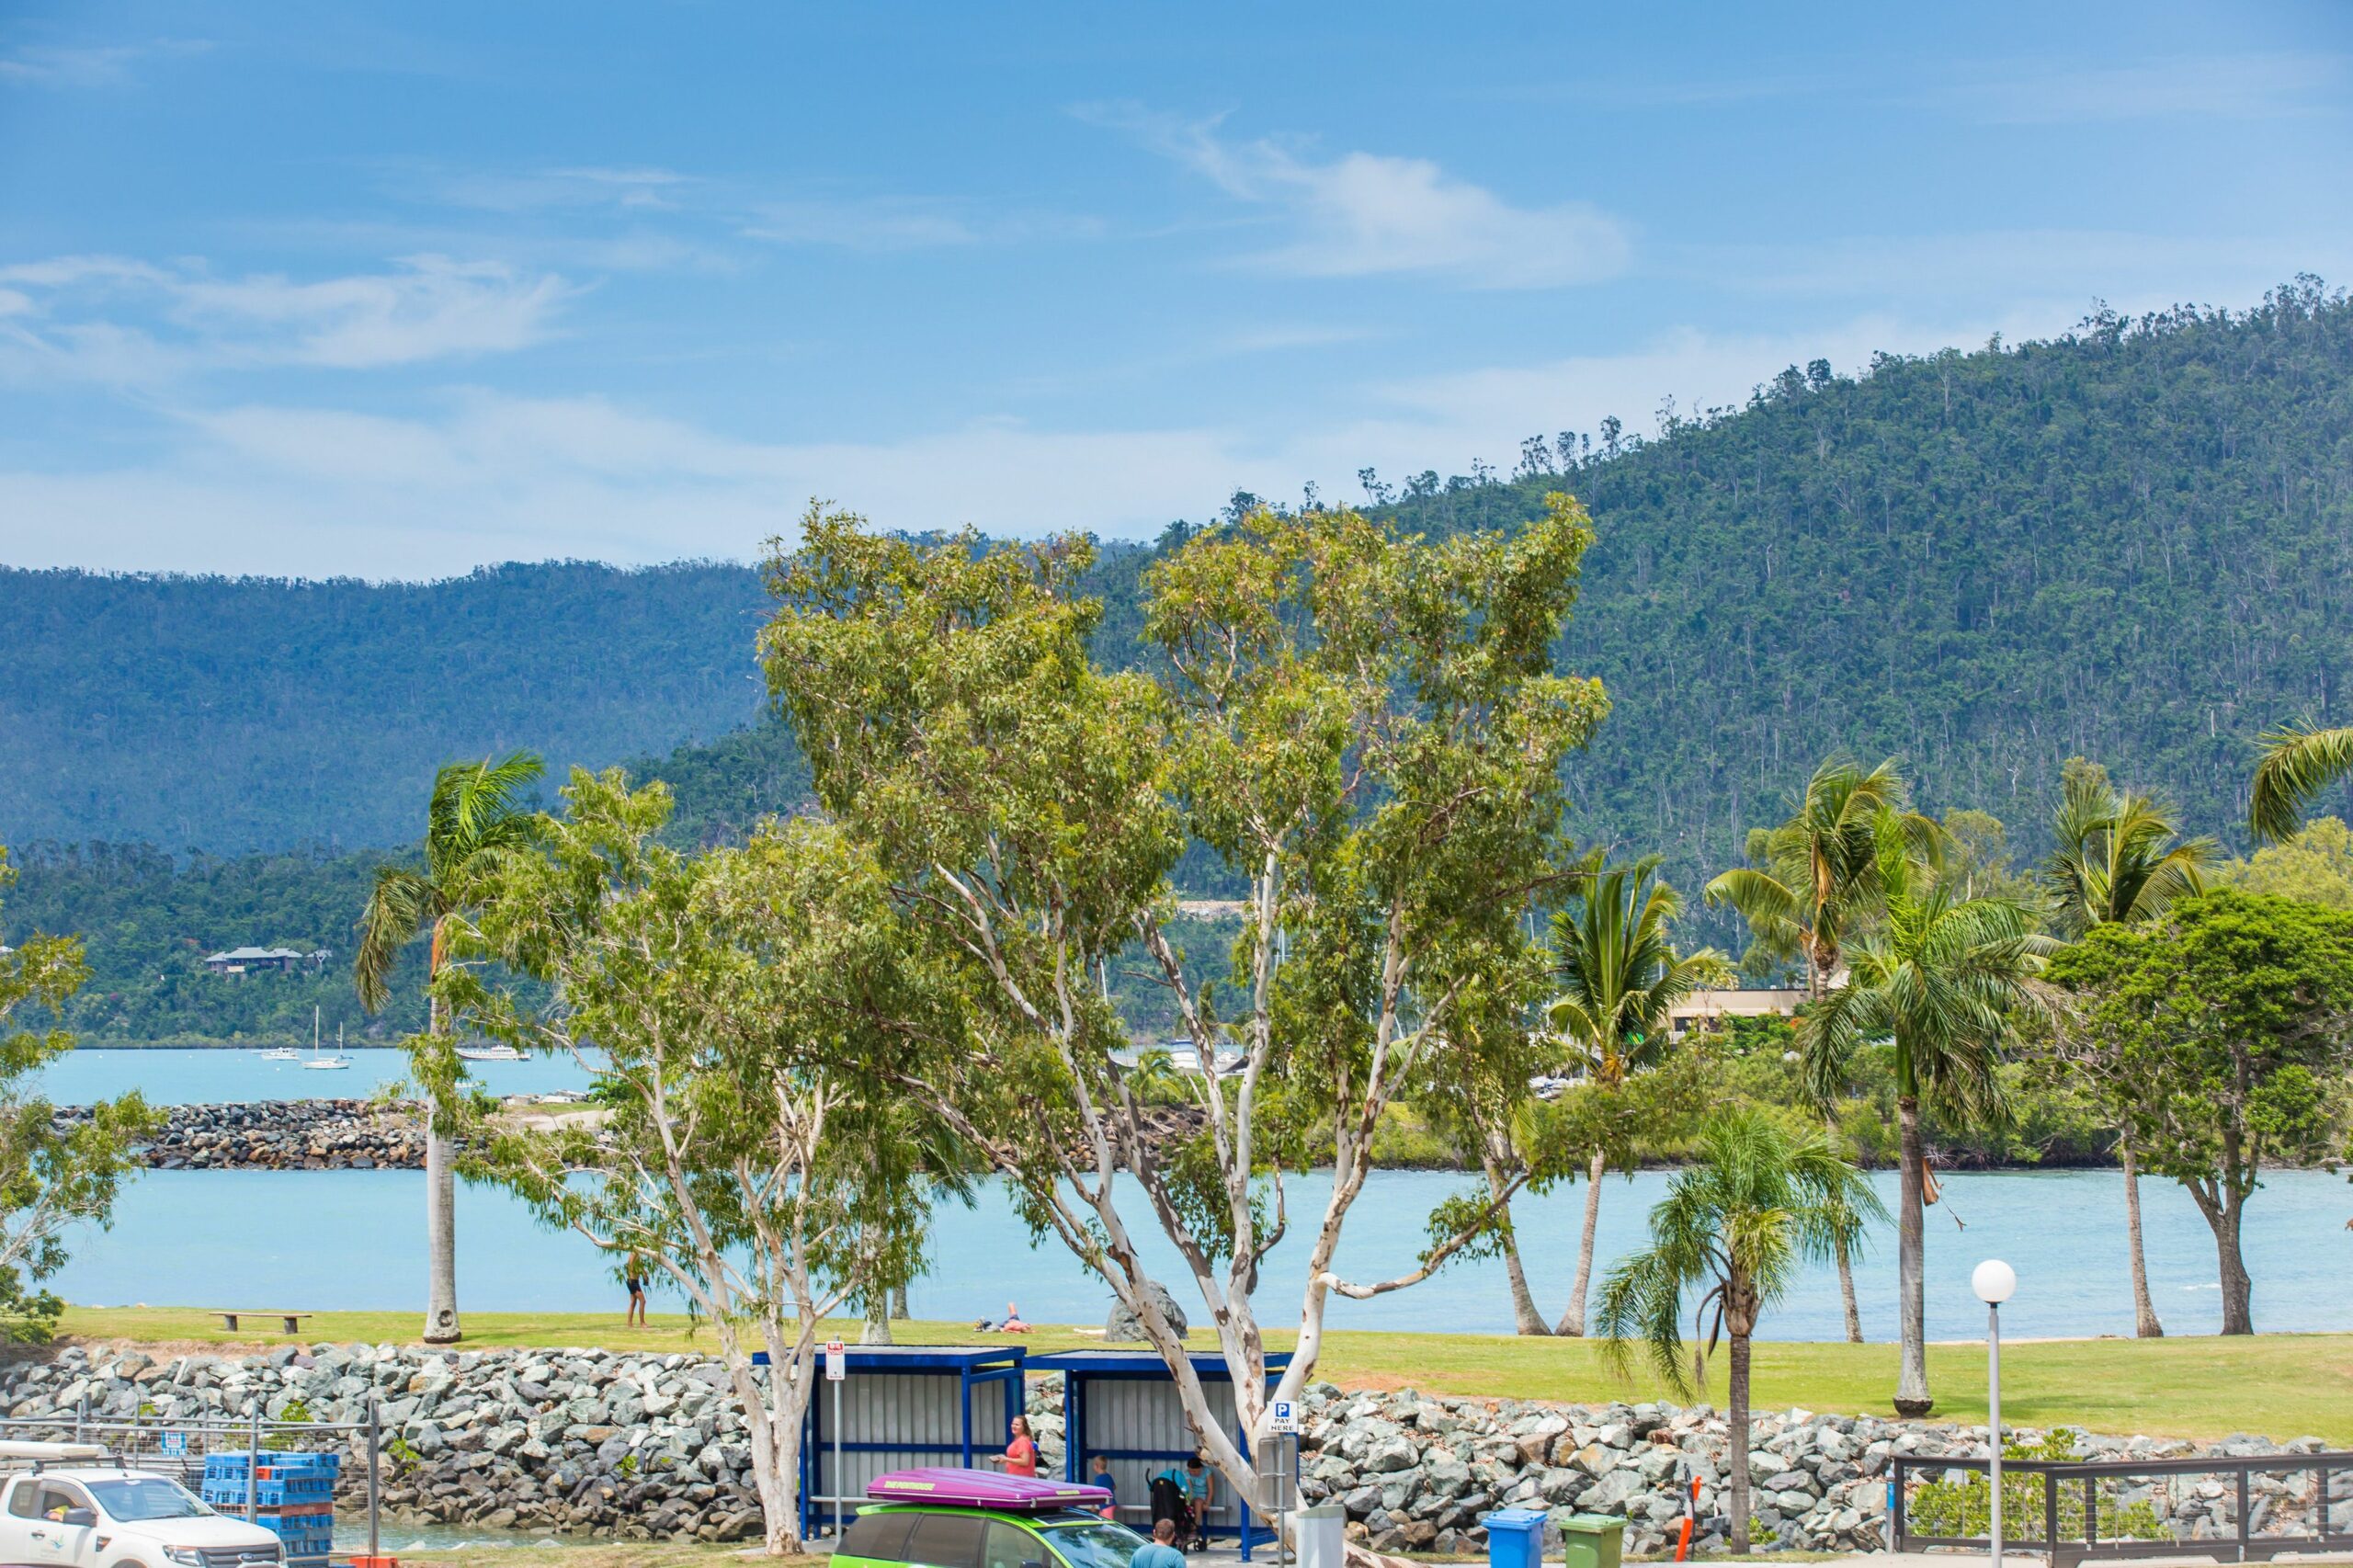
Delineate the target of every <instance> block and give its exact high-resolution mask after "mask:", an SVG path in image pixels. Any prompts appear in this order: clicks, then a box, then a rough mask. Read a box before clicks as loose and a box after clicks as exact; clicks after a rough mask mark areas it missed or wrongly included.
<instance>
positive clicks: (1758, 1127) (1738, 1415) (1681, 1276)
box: [1599, 1107, 1886, 1553]
mask: <svg viewBox="0 0 2353 1568" xmlns="http://www.w3.org/2000/svg"><path fill="white" fill-rule="evenodd" d="M1885 1218H1886V1210H1884V1209H1883V1208H1882V1207H1881V1204H1880V1200H1879V1197H1878V1195H1877V1194H1876V1193H1874V1192H1872V1191H1871V1189H1870V1184H1869V1183H1868V1182H1866V1181H1865V1180H1864V1179H1863V1177H1862V1175H1861V1173H1859V1171H1857V1170H1856V1168H1855V1167H1854V1165H1852V1164H1850V1163H1849V1162H1848V1161H1847V1160H1846V1159H1845V1158H1843V1157H1842V1156H1840V1155H1839V1153H1837V1152H1836V1150H1835V1149H1834V1148H1833V1147H1832V1146H1831V1143H1830V1140H1829V1138H1828V1137H1827V1136H1825V1135H1824V1134H1823V1133H1820V1132H1809V1133H1806V1134H1804V1135H1803V1136H1794V1137H1793V1136H1792V1135H1790V1133H1788V1132H1785V1131H1782V1130H1781V1129H1780V1128H1779V1126H1777V1125H1775V1123H1774V1122H1773V1120H1772V1119H1771V1118H1769V1117H1768V1116H1767V1115H1766V1114H1765V1113H1764V1112H1762V1111H1760V1110H1758V1109H1756V1108H1754V1107H1745V1108H1740V1109H1737V1110H1732V1111H1727V1112H1725V1113H1723V1114H1722V1115H1721V1116H1719V1117H1718V1118H1717V1119H1714V1120H1712V1121H1711V1122H1710V1123H1709V1124H1708V1125H1707V1127H1706V1128H1705V1129H1703V1130H1702V1131H1701V1132H1700V1134H1699V1143H1698V1146H1697V1148H1696V1149H1695V1150H1694V1151H1693V1160H1692V1163H1691V1164H1690V1165H1686V1166H1685V1167H1684V1168H1683V1169H1681V1170H1679V1171H1677V1173H1676V1174H1675V1176H1674V1178H1673V1179H1672V1180H1671V1181H1669V1182H1668V1184H1667V1188H1666V1197H1665V1198H1664V1199H1661V1200H1660V1201H1659V1202H1658V1204H1657V1205H1656V1206H1654V1208H1653V1209H1652V1210H1651V1221H1650V1228H1651V1244H1650V1245H1649V1247H1647V1248H1646V1249H1644V1250H1643V1251H1642V1252H1638V1253H1635V1254H1634V1255H1632V1256H1630V1257H1627V1258H1625V1259H1624V1260H1622V1261H1621V1262H1620V1263H1619V1265H1618V1266H1617V1267H1615V1268H1612V1269H1611V1270H1610V1271H1609V1278H1608V1279H1606V1280H1604V1281H1603V1282H1602V1286H1601V1306H1600V1314H1599V1316H1600V1326H1601V1331H1602V1333H1604V1334H1605V1335H1608V1340H1607V1342H1606V1343H1605V1346H1604V1352H1605V1354H1606V1355H1607V1356H1608V1358H1609V1360H1610V1361H1611V1363H1612V1364H1613V1365H1614V1366H1616V1367H1617V1368H1618V1369H1619V1370H1620V1373H1621V1374H1622V1373H1623V1372H1624V1371H1625V1370H1626V1369H1627V1362H1628V1359H1629V1357H1630V1349H1629V1346H1630V1344H1631V1341H1633V1340H1635V1339H1640V1340H1641V1341H1642V1342H1643V1346H1644V1348H1646V1349H1647V1350H1648V1351H1649V1353H1650V1360H1651V1364H1652V1365H1653V1367H1654V1368H1655V1369H1657V1371H1658V1374H1659V1376H1660V1377H1661V1378H1662V1379H1664V1380H1665V1381H1666V1382H1667V1383H1668V1384H1669V1386H1671V1387H1673V1388H1674V1389H1676V1390H1677V1392H1690V1391H1691V1390H1692V1389H1693V1388H1694V1386H1696V1385H1699V1384H1702V1383H1704V1382H1705V1381H1706V1380H1707V1358H1708V1355H1709V1353H1710V1352H1711V1351H1713V1350H1714V1349H1715V1346H1716V1342H1717V1339H1718V1338H1719V1336H1722V1337H1725V1338H1729V1339H1730V1340H1731V1342H1732V1345H1731V1355H1730V1359H1731V1362H1732V1375H1731V1378H1730V1384H1731V1388H1730V1394H1729V1398H1730V1409H1729V1411H1728V1413H1727V1418H1726V1419H1727V1422H1728V1425H1729V1426H1730V1427H1731V1432H1730V1434H1729V1435H1728V1436H1727V1437H1726V1439H1725V1446H1724V1451H1725V1453H1726V1454H1727V1455H1728V1456H1729V1460H1728V1461H1727V1463H1726V1466H1725V1468H1726V1470H1727V1471H1729V1472H1730V1479H1731V1491H1732V1496H1731V1499H1730V1502H1729V1504H1728V1506H1727V1510H1726V1511H1727V1512H1728V1513H1729V1514H1730V1515H1731V1517H1732V1550H1733V1551H1734V1552H1736V1553H1745V1552H1746V1551H1748V1453H1749V1442H1748V1342H1749V1337H1750V1335H1754V1334H1755V1333H1756V1321H1757V1319H1758V1318H1759V1317H1761V1316H1762V1315H1763V1314H1764V1312H1765V1309H1767V1308H1768V1307H1770V1306H1772V1305H1773V1304H1774V1303H1776V1302H1777V1301H1779V1300H1780V1299H1781V1297H1782V1295H1783V1294H1784V1293H1786V1292H1787V1290H1789V1287H1790V1281H1791V1279H1792V1278H1794V1277H1795V1276H1796V1273H1797V1268H1798V1265H1799V1264H1800V1263H1801V1262H1804V1261H1809V1260H1811V1261H1817V1262H1818V1261H1821V1260H1823V1259H1825V1258H1829V1257H1834V1256H1837V1255H1838V1254H1840V1253H1842V1252H1843V1253H1847V1254H1851V1253H1852V1252H1853V1251H1854V1248H1855V1245H1856V1244H1857V1243H1858V1242H1859V1240H1860V1239H1861V1237H1862V1231H1863V1224H1864V1221H1867V1220H1871V1219H1880V1220H1884V1219H1885ZM1691 1290H1699V1292H1700V1294H1699V1301H1698V1303H1697V1306H1696V1307H1695V1308H1694V1310H1693V1313H1692V1315H1693V1317H1694V1319H1695V1320H1696V1323H1704V1324H1706V1325H1707V1341H1706V1344H1705V1345H1704V1346H1701V1347H1700V1348H1699V1350H1698V1351H1697V1352H1696V1353H1695V1354H1694V1355H1693V1356H1692V1358H1691V1363H1692V1364H1691V1366H1690V1367H1689V1369H1688V1371H1687V1369H1686V1368H1685V1366H1684V1354H1683V1329H1682V1324H1683V1315H1684V1298H1685V1296H1686V1295H1687V1293H1688V1292H1689V1291H1691ZM1696 1323H1695V1326H1696Z"/></svg>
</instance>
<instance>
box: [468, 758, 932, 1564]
mask: <svg viewBox="0 0 2353 1568" xmlns="http://www.w3.org/2000/svg"><path fill="white" fill-rule="evenodd" d="M564 797H565V800H566V802H567V804H568V807H569V810H568V812H567V813H566V814H565V816H564V817H563V819H561V820H557V821H551V822H549V823H548V824H546V826H545V834H544V837H545V842H544V846H543V849H542V851H541V852H540V853H537V854H527V855H517V856H513V857H509V858H506V860H505V861H504V862H503V863H502V864H501V865H500V866H499V867H498V868H497V869H496V870H495V871H494V874H492V875H491V876H489V877H487V878H486V879H484V880H483V881H481V882H479V883H477V884H476V885H475V886H474V888H473V889H472V892H474V894H475V900H474V903H473V906H472V910H471V912H470V913H460V914H455V915H452V916H451V917H450V929H449V941H448V949H449V961H448V962H446V963H445V964H444V965H443V967H442V968H441V970H440V971H439V977H438V980H437V982H436V983H435V986H434V995H435V999H436V1001H437V1002H438V1003H440V1004H441V1005H442V1006H443V1007H444V1009H445V1011H446V1013H447V1015H448V1016H449V1017H452V1018H454V1019H458V1020H462V1021H463V1022H464V1023H465V1024H466V1025H467V1026H468V1027H470V1028H475V1029H478V1030H480V1031H481V1032H482V1033H483V1034H484V1035H486V1036H487V1037H489V1038H491V1039H494V1040H502V1041H505V1042H506V1043H509V1044H512V1045H514V1046H516V1047H517V1048H518V1049H520V1050H523V1051H527V1052H530V1053H533V1054H549V1055H555V1056H559V1057H563V1058H565V1059H568V1060H570V1061H571V1062H574V1063H575V1064H576V1065H578V1066H579V1067H580V1068H581V1069H582V1070H584V1071H585V1072H588V1073H591V1074H594V1075H595V1077H596V1080H597V1084H598V1085H599V1088H600V1090H601V1093H600V1094H599V1096H598V1104H599V1106H600V1107H601V1108H602V1110H603V1112H604V1114H603V1115H602V1116H601V1117H597V1118H593V1119H591V1118H578V1119H558V1120H556V1121H555V1122H554V1123H553V1124H552V1125H550V1124H547V1123H545V1122H543V1121H536V1120H535V1121H534V1122H532V1123H529V1124H526V1123H523V1122H520V1121H517V1120H516V1119H510V1118H507V1117H506V1116H504V1115H503V1114H500V1113H497V1112H485V1111H483V1110H482V1109H480V1108H476V1107H474V1106H473V1105H472V1102H471V1101H470V1100H469V1099H468V1098H467V1097H466V1096H464V1095H463V1094H462V1093H461V1092H460V1087H461V1085H460V1084H459V1082H458V1080H457V1079H456V1078H455V1077H454V1076H453V1075H450V1074H443V1075H441V1076H439V1077H438V1078H437V1079H435V1080H434V1082H433V1083H432V1085H431V1087H432V1088H433V1089H434V1091H435V1093H436V1095H437V1096H438V1098H439V1100H440V1101H441V1102H442V1103H443V1105H444V1107H445V1114H446V1115H449V1117H451V1118H453V1119H456V1121H457V1123H458V1125H460V1127H462V1129H463V1131H465V1132H466V1135H467V1136H466V1151H467V1152H466V1153H465V1156H464V1159H465V1162H466V1165H467V1169H468V1172H469V1174H470V1175H473V1176H477V1177H479V1178H481V1179H484V1180H488V1181H492V1182H494V1183H496V1184H498V1185H501V1186H503V1187H506V1188H507V1189H509V1190H510V1191H513V1192H514V1193H516V1194H517V1195H518V1196H519V1197H520V1198H521V1199H523V1200H524V1202H525V1203H527V1204H528V1205H529V1207H530V1209H531V1210H533V1211H534V1213H536V1214H537V1215H538V1216H539V1218H540V1220H541V1221H543V1222H545V1223H547V1224H550V1225H551V1226H554V1227H556V1228H559V1229H563V1230H566V1231H570V1232H572V1233H575V1234H577V1235H579V1236H582V1237H585V1239H586V1240H587V1241H589V1242H590V1243H591V1244H594V1245H596V1246H597V1247H598V1248H600V1249H602V1250H603V1251H604V1252H605V1253H606V1254H608V1256H612V1257H614V1258H616V1259H617V1260H618V1259H630V1260H634V1261H635V1262H636V1263H637V1264H638V1265H639V1266H640V1267H650V1268H652V1269H654V1270H656V1271H657V1272H658V1273H659V1274H660V1275H662V1276H663V1277H665V1278H667V1279H668V1280H669V1281H670V1283H671V1284H672V1285H673V1286H674V1287H675V1288H676V1290H678V1291H679V1293H680V1294H682V1295H684V1296H685V1297H686V1298H687V1299H688V1301H691V1302H693V1303H694V1304H695V1306H696V1307H697V1308H699V1312H700V1315H701V1316H702V1317H703V1318H704V1319H705V1320H706V1321H708V1322H709V1323H710V1326H711V1329H712V1331H713V1334H714V1336H715V1338H716V1340H717V1347H718V1353H719V1358H720V1360H721V1362H722V1365H723V1366H724V1367H725V1369H726V1372H727V1377H728V1381H729V1382H730V1383H731V1384H732V1385H733V1391H734V1393H735V1397H736V1400H737V1402H738V1403H739V1404H740V1405H741V1407H742V1410H743V1414H744V1418H745V1437H746V1438H747V1440H748V1443H749V1446H750V1449H751V1460H752V1475H753V1480H754V1483H755V1485H756V1487H757V1489H758V1492H759V1497H760V1505H761V1508H762V1510H763V1512H764V1514H765V1515H766V1517H767V1529H766V1540H767V1549H768V1551H770V1552H771V1553H779V1554H781V1553H791V1552H799V1551H801V1550H803V1542H802V1540H801V1525H800V1500H801V1499H800V1486H801V1465H802V1458H803V1456H802V1453H801V1439H802V1426H803V1421H804V1419H805V1417H806V1415H807V1413H808V1406H809V1398H810V1393H811V1391H812V1389H813V1387H815V1386H816V1384H817V1382H818V1381H819V1380H818V1375H817V1369H816V1358H817V1350H818V1346H819V1345H820V1344H821V1343H822V1342H823V1340H824V1336H825V1330H824V1319H825V1318H826V1317H828V1316H829V1315H831V1314H832V1313H834V1312H838V1311H840V1310H842V1309H844V1308H845V1307H846V1306H848V1305H851V1304H853V1303H855V1302H857V1301H860V1300H866V1301H872V1300H879V1299H883V1298H886V1297H887V1295H888V1293H889V1291H890V1290H891V1289H892V1287H893V1286H895V1285H899V1284H903V1283H904V1281H905V1280H906V1278H908V1277H909V1276H910V1275H911V1274H913V1273H914V1272H915V1269H916V1268H917V1267H919V1263H918V1255H919V1253H920V1251H921V1247H922V1241H923V1235H924V1228H925V1227H924V1219H925V1215H926V1211H927V1210H928V1207H929V1204H930V1202H931V1201H932V1199H933V1198H934V1197H935V1196H936V1195H937V1194H938V1192H939V1191H941V1190H942V1189H943V1188H944V1189H946V1190H950V1191H959V1192H961V1190H962V1180H961V1176H959V1174H958V1173H960V1172H961V1170H962V1169H963V1168H964V1165H965V1162H964V1159H963V1156H962V1155H961V1152H960V1151H959V1150H958V1149H957V1148H956V1147H955V1142H954V1140H953V1138H952V1136H950V1135H949V1131H948V1129H947V1127H946V1126H945V1124H944V1123H942V1122H941V1121H940V1120H939V1119H937V1118H935V1117H931V1116H928V1115H926V1114H925V1113H924V1112H923V1109H922V1108H921V1107H919V1106H916V1105H914V1104H911V1103H910V1102H909V1101H908V1100H907V1099H906V1097H905V1096H903V1095H902V1094H900V1093H899V1092H898V1090H897V1087H896V1085H894V1084H893V1083H892V1079H891V1077H890V1076H889V1074H891V1073H892V1072H897V1073H901V1074H912V1073H915V1072H916V1071H918V1070H919V1068H918V1064H919V1063H920V1062H922V1061H923V1060H924V1058H925V1057H926V1055H927V1054H931V1053H937V1052H940V1051H953V1050H954V1049H955V1048H956V1047H957V1045H958V1044H959V1042H960V1029H959V1026H958V1023H957V1020H956V1017H955V1014H954V1010H953V1006H952V1004H951V1003H950V1002H949V1000H947V999H945V998H943V996H942V995H941V994H940V993H939V992H938V988H937V987H936V986H934V985H932V984H931V983H929V981H928V979H927V977H926V976H925V975H924V974H923V973H922V972H921V971H920V963H919V959H918V957H917V953H916V945H915V943H913V942H912V941H910V940H909V939H908V936H907V933H906V932H905V930H904V926H903V921H902V916H901V915H900V914H899V912H898V911H897V910H896V909H895V908H894V907H893V906H892V901H891V896H890V893H891V890H890V885H889V883H888V882H887V881H885V880H884V878H883V876H882V872H881V866H880V865H879V864H878V863H877V861H876V860H875V858H874V857H873V855H872V854H871V853H870V851H869V850H868V849H866V848H865V847H864V846H860V845H859V844H858V843H857V842H855V841H854V840H853V839H852V838H851V837H850V836H849V835H847V834H846V833H844V832H843V831H842V830H841V829H839V828H838V827H835V826H833V825H830V824H819V823H813V822H807V821H789V822H784V823H772V824H767V825H765V826H763V827H762V828H760V829H759V830H758V831H757V832H756V833H755V834H754V835H752V837H751V839H750V840H749V841H748V842H747V843H745V844H744V845H743V846H740V847H733V848H722V849H713V850H709V851H705V852H703V853H700V854H697V855H683V854H680V853H679V852H677V851H676V850H674V849H671V848H668V847H666V846H664V845H662V844H661V843H660V842H659V841H658V840H657V839H656V837H655V835H656V834H657V833H658V832H659V831H660V829H661V827H662V825H663V824H664V822H665V820H666V818H667V816H668V814H669V808H670V797H669V792H668V790H667V789H666V787H665V786H663V785H661V784H658V783H657V784H652V785H648V786H646V787H645V788H643V789H640V790H631V789H630V788H629V787H628V783H627V781H626V780H625V779H624V778H622V777H621V775H620V773H619V772H618V771H615V772H611V773H608V774H605V775H602V776H591V775H589V774H587V773H586V772H585V771H575V772H574V774H573V777H572V782H571V783H570V785H569V786H568V787H567V788H566V789H565V790H564ZM481 960H489V962H490V963H491V964H492V965H493V966H494V968H492V969H489V970H486V969H485V968H484V967H483V962H482V961H481ZM498 971H505V972H509V973H514V974H521V975H528V976H530V977H532V978H534V979H536V980H540V981H542V982H545V983H546V984H547V986H548V987H549V994H548V1000H547V1002H546V1003H545V1005H544V1006H536V1007H534V1006H524V1005H522V1004H521V1003H519V1002H518V1001H517V997H516V995H515V994H514V993H513V992H512V991H511V990H508V989H504V988H501V987H500V986H498V985H497V984H494V983H493V979H494V975H495V974H496V972H498ZM757 1352H765V1353H766V1355H767V1360H768V1365H769V1367H770V1369H771V1370H770V1372H769V1373H768V1374H767V1376H765V1377H763V1376H761V1375H760V1374H759V1372H758V1371H757V1370H756V1367H755V1363H754V1361H753V1357H754V1355H755V1354H756V1353H757Z"/></svg>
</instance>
